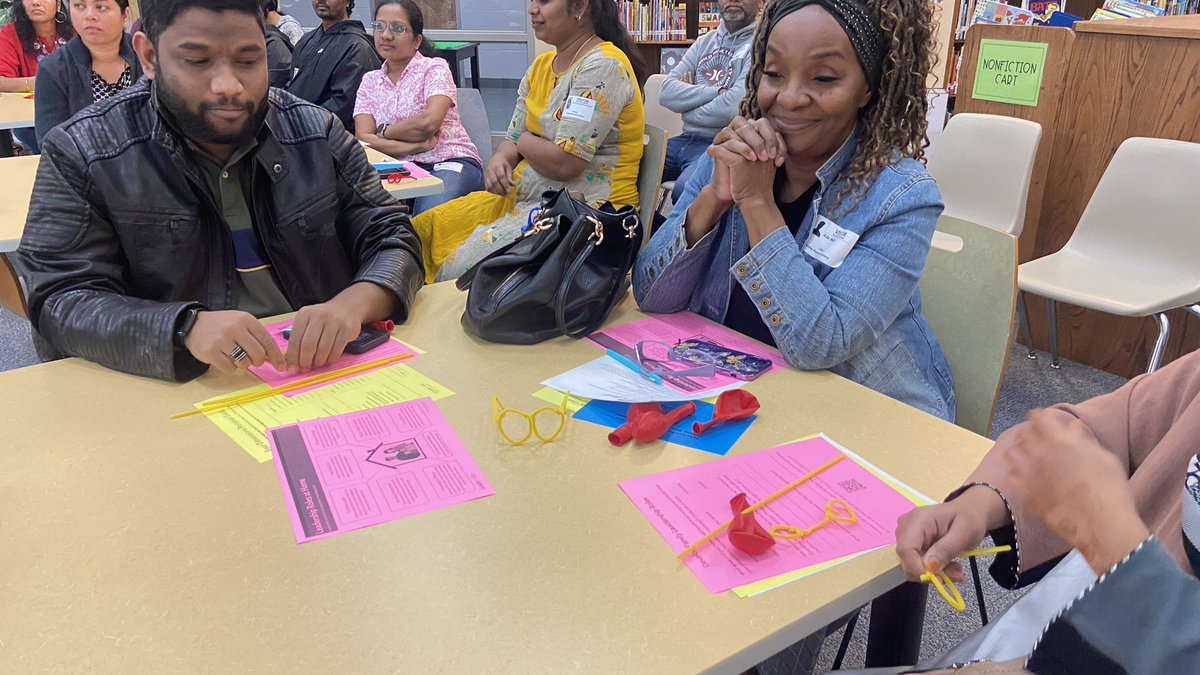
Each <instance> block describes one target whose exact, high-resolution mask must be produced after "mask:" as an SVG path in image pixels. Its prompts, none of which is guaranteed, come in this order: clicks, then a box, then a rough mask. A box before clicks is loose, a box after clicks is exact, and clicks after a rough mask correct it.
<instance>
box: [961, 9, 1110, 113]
mask: <svg viewBox="0 0 1200 675" xmlns="http://www.w3.org/2000/svg"><path fill="white" fill-rule="evenodd" d="M984 1H985V0H952V1H951V2H949V6H950V7H952V8H953V10H952V14H951V19H950V25H951V26H953V29H952V30H951V31H950V39H951V41H952V42H951V44H950V49H949V50H948V52H947V58H946V60H945V62H944V63H945V66H946V72H945V73H944V74H943V78H942V82H944V83H946V84H944V85H939V86H944V87H945V88H946V89H949V91H950V101H951V103H953V102H954V100H955V98H956V97H955V94H956V93H957V87H958V80H959V72H958V71H959V64H960V62H961V61H962V49H963V45H964V44H965V43H966V34H967V28H970V26H971V17H973V16H974V14H975V9H976V7H978V5H979V4H980V3H982V2H984ZM1004 1H1005V2H1007V3H1008V4H1009V5H1013V6H1016V7H1021V6H1022V5H1023V4H1027V0H1026V2H1025V3H1023V2H1022V0H1004ZM1057 1H1058V4H1059V5H1060V6H1062V7H1063V8H1064V9H1063V11H1065V12H1067V13H1068V14H1074V15H1076V16H1081V17H1083V18H1084V19H1087V18H1088V17H1090V16H1091V15H1092V12H1095V11H1096V9H1098V8H1099V7H1100V5H1102V4H1103V3H1104V0H1057ZM943 6H944V5H943Z"/></svg>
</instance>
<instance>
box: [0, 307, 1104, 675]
mask: <svg viewBox="0 0 1200 675" xmlns="http://www.w3.org/2000/svg"><path fill="white" fill-rule="evenodd" d="M34 363H37V356H36V355H35V354H34V351H33V345H32V343H31V342H30V336H29V323H28V322H27V321H25V320H23V319H20V318H18V317H16V316H14V315H13V314H11V313H9V312H8V311H6V310H4V309H0V371H3V370H11V369H14V368H20V367H23V366H27V365H31V364H34ZM1124 382H1125V380H1124V379H1123V378H1121V377H1117V376H1116V375H1111V374H1109V373H1105V372H1102V371H1099V370H1095V369H1093V368H1088V367H1087V366H1082V365H1080V364H1077V363H1072V362H1070V361H1065V360H1064V361H1063V362H1062V369H1061V370H1052V369H1051V368H1050V357H1049V355H1047V354H1044V353H1039V358H1038V359H1037V360H1030V359H1027V358H1026V357H1025V349H1024V348H1023V347H1020V346H1018V345H1014V347H1013V350H1012V352H1011V354H1010V355H1009V361H1008V370H1007V372H1006V374H1005V378H1004V383H1003V385H1002V386H1001V388H1000V399H999V401H998V403H997V405H996V416H995V421H994V425H993V426H994V429H993V437H994V436H997V435H999V434H1000V433H1001V432H1003V431H1004V430H1005V429H1008V428H1009V427H1011V426H1013V425H1014V424H1017V423H1019V422H1020V421H1021V420H1022V419H1024V417H1025V414H1026V413H1027V412H1028V411H1029V410H1032V409H1034V408H1040V407H1045V406H1048V405H1052V404H1054V403H1062V402H1072V403H1076V402H1079V401H1083V400H1085V399H1088V398H1092V397H1094V396H1098V395H1100V394H1104V393H1107V392H1110V391H1112V390H1114V389H1116V388H1118V387H1120V386H1121V384H1123V383H1124ZM931 496H933V495H931ZM989 562H990V561H989V560H986V559H980V563H981V564H980V571H981V572H983V588H984V595H985V598H986V602H987V607H988V612H989V614H990V615H991V616H996V615H997V614H998V613H999V612H1000V611H1001V610H1003V609H1004V608H1005V607H1008V606H1009V605H1010V604H1012V602H1013V601H1014V600H1015V599H1016V598H1017V597H1019V594H1013V593H1010V592H1008V591H1005V590H1003V589H1001V588H1000V587H998V586H997V585H996V584H995V583H994V582H993V581H992V579H991V577H990V576H988V575H987V573H986V572H985V571H984V570H985V568H986V566H987V564H988V563H989ZM963 596H964V597H965V598H966V601H967V611H966V612H964V613H962V614H958V613H956V612H954V610H952V609H950V607H949V606H947V605H946V604H945V603H944V602H942V601H941V599H940V598H938V597H937V596H936V595H931V596H930V600H929V605H928V609H927V610H926V614H925V639H924V641H923V642H922V645H921V655H922V658H927V657H929V656H932V655H934V654H937V653H939V652H941V651H944V650H946V649H948V648H949V647H951V646H953V645H954V644H956V643H957V642H958V641H959V640H961V639H962V638H963V637H964V636H966V635H967V634H969V633H970V632H972V631H974V630H975V629H977V628H979V626H980V621H979V610H978V607H977V605H976V602H975V593H974V592H973V591H970V592H968V588H966V587H964V589H963ZM869 624H870V609H869V608H868V609H867V610H864V612H863V614H862V617H861V618H860V619H859V622H858V626H857V628H856V629H855V632H854V637H853V641H852V642H851V644H850V649H849V651H848V652H847V655H846V659H845V662H844V664H843V667H845V668H855V667H862V665H863V660H864V655H865V648H866V640H867V628H868V626H869ZM841 639H842V631H838V632H837V633H835V634H834V635H831V636H830V637H829V638H828V639H827V640H826V641H825V645H824V648H823V649H822V652H821V659H820V661H819V662H818V666H819V668H818V672H825V671H827V670H829V668H830V667H831V665H832V664H833V659H834V655H835V653H836V652H837V648H838V645H839V644H840V642H841Z"/></svg>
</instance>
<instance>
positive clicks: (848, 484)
mask: <svg viewBox="0 0 1200 675" xmlns="http://www.w3.org/2000/svg"><path fill="white" fill-rule="evenodd" d="M838 486H840V487H841V488H842V489H843V490H845V491H846V492H848V493H850V492H859V491H861V490H866V489H867V486H866V485H863V484H862V483H860V482H858V480H857V479H855V478H849V479H846V480H840V481H838Z"/></svg>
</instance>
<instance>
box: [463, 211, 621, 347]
mask: <svg viewBox="0 0 1200 675" xmlns="http://www.w3.org/2000/svg"><path fill="white" fill-rule="evenodd" d="M606 207H607V210H606ZM539 209H540V210H539V211H535V212H534V214H533V215H532V216H531V218H530V223H531V225H530V226H529V227H528V229H526V231H525V232H524V234H522V235H521V236H520V237H518V238H517V239H516V241H513V242H512V243H510V244H508V245H507V246H505V247H503V248H501V249H499V250H497V251H494V252H492V253H491V254H490V255H488V256H487V257H486V258H484V259H483V260H480V261H479V262H478V263H476V264H475V266H474V267H472V268H471V269H470V270H469V271H468V272H467V273H466V274H464V275H462V276H461V277H459V279H458V282H457V285H458V289H459V290H464V289H467V288H469V289H470V291H469V292H468V293H467V308H466V310H465V311H464V312H463V315H462V325H463V330H465V331H467V332H468V333H470V334H472V335H477V336H479V337H481V338H483V339H484V340H488V341H489V342H503V343H507V344H519V345H529V344H534V343H537V342H542V341H543V340H549V339H550V338H553V337H558V336H559V335H567V336H570V337H573V338H581V337H584V336H586V335H588V334H589V333H591V332H592V331H594V330H596V329H597V328H599V327H600V325H601V324H603V323H604V320H605V319H607V318H608V314H609V312H611V311H612V309H613V307H614V306H616V304H617V302H618V301H619V300H620V298H621V296H622V295H623V294H624V292H625V290H626V289H627V288H628V278H629V270H630V269H631V268H632V267H633V261H634V259H635V258H636V257H637V252H638V248H639V247H640V246H641V243H642V236H641V232H640V231H639V227H640V225H641V223H640V220H639V218H638V214H637V211H636V210H635V209H634V208H633V207H631V206H628V207H625V208H623V209H621V210H620V211H613V210H612V209H611V206H609V205H607V204H606V205H605V206H604V207H602V208H601V209H593V208H592V207H590V206H588V205H587V204H584V203H582V202H579V201H577V200H575V199H574V198H573V197H571V195H569V194H568V193H567V191H566V190H565V189H564V190H559V191H557V192H547V193H546V194H544V195H542V204H541V206H540V207H539Z"/></svg>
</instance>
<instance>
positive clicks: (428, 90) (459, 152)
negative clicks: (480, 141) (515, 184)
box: [354, 52, 479, 164]
mask: <svg viewBox="0 0 1200 675" xmlns="http://www.w3.org/2000/svg"><path fill="white" fill-rule="evenodd" d="M433 96H446V97H449V99H450V109H449V110H447V111H446V118H445V119H443V120H442V129H441V131H439V132H438V144H437V147H435V148H434V149H433V150H430V151H429V152H425V153H421V154H419V155H413V156H412V157H408V158H407V159H410V160H412V161H414V162H424V163H428V164H433V163H436V162H444V161H446V160H448V159H460V158H463V157H470V158H471V159H473V160H475V161H476V162H478V161H479V151H478V150H477V149H476V148H475V144H474V143H472V142H471V137H470V136H468V135H467V130H466V128H464V127H463V125H462V120H461V119H460V118H459V116H458V89H457V88H456V87H455V86H454V78H453V77H451V75H450V66H449V65H447V63H446V60H445V59H441V58H436V57H434V58H430V57H427V56H423V55H421V53H420V52H418V53H416V54H413V57H412V60H411V61H409V62H408V66H406V67H405V68H404V72H403V73H401V74H400V77H399V78H398V79H397V80H396V83H395V84H392V80H391V78H389V77H388V64H387V61H384V62H383V67H382V68H380V69H379V70H373V71H371V72H369V73H366V74H364V75H363V78H362V83H361V84H359V85H358V98H357V99H355V101H354V115H355V117H357V116H359V115H370V116H371V117H373V118H375V124H377V125H378V124H395V123H396V122H399V121H400V120H406V119H408V118H410V117H415V116H417V115H420V114H421V113H422V112H423V111H424V110H425V102H426V101H428V100H429V99H430V98H431V97H433Z"/></svg>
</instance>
